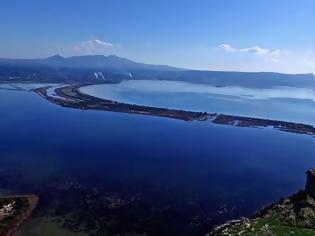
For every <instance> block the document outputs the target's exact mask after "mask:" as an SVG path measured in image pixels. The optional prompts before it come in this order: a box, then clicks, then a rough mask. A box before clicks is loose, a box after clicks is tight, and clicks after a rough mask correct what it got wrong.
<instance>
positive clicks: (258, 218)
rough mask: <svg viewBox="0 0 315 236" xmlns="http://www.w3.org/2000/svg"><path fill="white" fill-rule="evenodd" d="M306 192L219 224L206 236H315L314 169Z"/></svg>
mask: <svg viewBox="0 0 315 236" xmlns="http://www.w3.org/2000/svg"><path fill="white" fill-rule="evenodd" d="M306 176H307V180H306V185H305V188H304V189H303V190H300V191H299V192H297V193H296V194H294V195H292V196H290V197H287V198H281V199H280V201H279V202H278V203H275V204H272V205H271V206H268V207H266V208H264V209H262V210H261V211H259V212H258V213H257V214H255V215H253V216H252V217H250V218H241V219H237V220H231V221H228V222H227V223H225V224H223V225H219V226H217V227H215V228H214V230H213V231H212V232H211V233H209V234H208V235H207V236H224V235H231V236H234V235H235V236H236V235H241V236H252V235H253V236H254V235H260V236H267V235H268V236H272V235H277V236H278V235H303V236H308V235H315V169H309V170H308V171H307V172H306Z"/></svg>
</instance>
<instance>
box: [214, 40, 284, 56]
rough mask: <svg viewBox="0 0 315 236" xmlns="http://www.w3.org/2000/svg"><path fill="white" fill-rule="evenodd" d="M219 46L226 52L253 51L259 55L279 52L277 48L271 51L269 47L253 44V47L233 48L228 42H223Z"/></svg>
mask: <svg viewBox="0 0 315 236" xmlns="http://www.w3.org/2000/svg"><path fill="white" fill-rule="evenodd" d="M219 48H222V49H224V50H225V51H227V52H243V53H253V54H259V55H264V54H272V55H276V54H279V53H280V50H279V49H276V50H274V51H272V50H270V49H267V48H262V47H259V46H253V47H248V48H234V47H233V46H231V45H230V44H225V43H223V44H221V45H219Z"/></svg>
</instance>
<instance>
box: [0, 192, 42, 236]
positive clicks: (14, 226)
mask: <svg viewBox="0 0 315 236" xmlns="http://www.w3.org/2000/svg"><path fill="white" fill-rule="evenodd" d="M0 200H3V201H8V202H11V204H12V203H13V204H12V205H13V207H14V206H15V203H16V204H17V205H18V207H19V208H18V209H14V211H13V212H12V214H11V215H9V216H8V217H7V218H4V219H2V223H3V221H8V222H5V225H1V227H0V235H2V236H12V235H14V233H15V232H16V231H17V230H18V228H19V227H20V226H21V225H22V224H23V223H24V222H25V221H26V220H27V219H28V218H29V217H30V216H31V214H32V213H33V211H34V209H35V208H36V206H37V204H38V201H39V198H38V196H37V195H34V194H29V195H16V196H5V197H0ZM0 222H1V221H0Z"/></svg>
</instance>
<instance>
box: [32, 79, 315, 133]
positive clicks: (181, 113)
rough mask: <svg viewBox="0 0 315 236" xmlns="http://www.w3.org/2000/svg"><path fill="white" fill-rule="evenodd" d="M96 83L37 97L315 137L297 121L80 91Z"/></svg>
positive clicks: (84, 106)
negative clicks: (136, 101) (174, 106)
mask: <svg viewBox="0 0 315 236" xmlns="http://www.w3.org/2000/svg"><path fill="white" fill-rule="evenodd" d="M89 85H92V84H74V85H65V86H62V87H58V88H56V89H55V90H54V91H55V93H56V96H50V95H48V93H47V90H48V89H49V88H51V87H50V86H46V87H41V88H37V89H34V90H33V91H35V92H36V93H37V94H39V95H40V96H41V97H43V98H45V99H46V100H48V101H50V102H52V103H55V104H57V105H60V106H63V107H69V108H76V109H84V110H102V111H111V112H123V113H130V114H140V115H151V116H159V117H167V118H173V119H179V120H184V121H208V120H209V121H211V122H212V123H214V124H221V125H233V126H238V127H255V128H259V127H260V128H266V127H273V128H276V129H278V130H281V131H285V132H291V133H300V134H306V135H311V136H314V135H315V128H314V127H313V126H312V125H307V124H299V123H294V122H286V121H277V120H270V119H260V118H253V117H242V116H234V115H226V114H218V113H209V112H194V111H185V110H177V109H169V108H160V107H151V106H142V105H136V104H128V103H121V102H117V101H112V100H107V99H101V98H97V97H94V96H91V95H88V94H85V93H83V92H81V91H80V88H81V87H83V86H89Z"/></svg>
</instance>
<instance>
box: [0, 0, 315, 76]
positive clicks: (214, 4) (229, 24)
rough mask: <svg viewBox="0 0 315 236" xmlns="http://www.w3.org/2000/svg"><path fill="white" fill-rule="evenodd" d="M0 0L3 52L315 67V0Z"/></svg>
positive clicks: (253, 67)
mask: <svg viewBox="0 0 315 236" xmlns="http://www.w3.org/2000/svg"><path fill="white" fill-rule="evenodd" d="M0 1H1V8H0V30H1V37H0V57H18V58H30V57H46V56H50V55H52V54H61V55H63V56H71V55H84V54H105V55H109V54H117V55H119V56H123V57H128V58H130V59H133V60H136V61H140V62H146V63H154V64H169V65H173V66H178V67H185V68H192V69H207V70H240V71H279V72H288V73H300V72H313V73H315V27H314V23H315V14H314V12H315V1H314V0H264V1H262V0H194V1H193V0H155V1H153V0H54V1H51V0H28V1H21V0H0Z"/></svg>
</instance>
